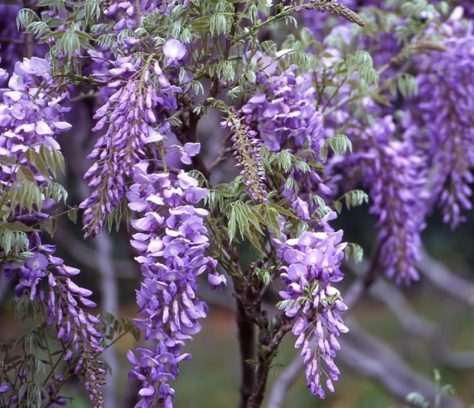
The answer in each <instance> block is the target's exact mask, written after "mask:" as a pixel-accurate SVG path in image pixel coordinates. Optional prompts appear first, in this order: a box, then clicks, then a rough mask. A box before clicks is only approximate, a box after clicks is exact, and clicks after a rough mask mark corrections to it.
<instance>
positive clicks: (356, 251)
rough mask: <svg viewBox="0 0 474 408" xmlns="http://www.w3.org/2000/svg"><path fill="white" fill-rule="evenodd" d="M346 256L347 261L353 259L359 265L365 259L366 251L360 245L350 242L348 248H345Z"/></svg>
mask: <svg viewBox="0 0 474 408" xmlns="http://www.w3.org/2000/svg"><path fill="white" fill-rule="evenodd" d="M344 256H345V258H346V261H348V260H349V259H350V258H351V257H352V259H353V260H354V262H355V263H359V262H361V261H362V259H363V258H364V250H363V249H362V247H361V246H360V245H357V244H354V243H352V242H348V243H347V246H346V247H345V248H344Z"/></svg>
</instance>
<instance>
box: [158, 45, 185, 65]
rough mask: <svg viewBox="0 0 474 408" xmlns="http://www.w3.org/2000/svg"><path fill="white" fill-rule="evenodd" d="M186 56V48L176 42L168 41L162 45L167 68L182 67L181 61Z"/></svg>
mask: <svg viewBox="0 0 474 408" xmlns="http://www.w3.org/2000/svg"><path fill="white" fill-rule="evenodd" d="M187 54H188V52H187V50H186V47H185V46H184V45H183V43H182V42H180V41H178V40H174V39H170V40H167V41H166V42H165V43H164V44H163V55H164V56H165V57H166V62H167V65H168V66H171V67H179V66H181V65H183V60H184V59H185V58H186V56H187Z"/></svg>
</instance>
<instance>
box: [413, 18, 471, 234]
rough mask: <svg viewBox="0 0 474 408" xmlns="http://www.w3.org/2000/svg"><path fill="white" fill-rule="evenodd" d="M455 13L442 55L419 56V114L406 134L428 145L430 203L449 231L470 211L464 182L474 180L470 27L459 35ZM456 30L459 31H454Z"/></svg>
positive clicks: (447, 30) (447, 31)
mask: <svg viewBox="0 0 474 408" xmlns="http://www.w3.org/2000/svg"><path fill="white" fill-rule="evenodd" d="M455 13H456V16H453V17H452V18H451V21H450V24H449V25H448V24H447V25H446V27H445V30H446V31H445V32H446V34H447V35H449V37H447V38H446V39H445V41H444V42H443V45H445V47H446V51H445V52H443V53H442V57H439V53H436V54H435V55H433V56H431V55H430V56H423V57H422V58H420V71H421V72H420V74H419V75H418V76H417V82H418V87H419V94H418V95H419V96H418V97H417V98H416V100H415V101H416V102H415V103H416V104H417V106H418V107H419V110H418V112H417V114H415V115H412V118H413V123H411V124H410V127H409V132H411V133H413V132H414V131H415V129H417V131H418V132H419V133H420V134H421V135H424V137H425V138H426V139H427V141H428V143H429V145H430V148H429V149H428V155H429V157H430V160H432V162H433V164H434V167H435V170H434V171H435V176H434V177H435V180H434V182H433V185H434V190H435V194H434V196H433V203H438V205H439V206H441V207H442V209H443V215H444V217H443V219H444V221H445V222H447V223H450V224H451V226H452V227H456V226H457V225H458V224H459V222H461V221H463V220H464V216H463V215H462V214H461V211H462V210H470V209H471V208H472V204H471V202H470V200H469V197H470V196H471V195H472V191H471V188H470V186H469V184H471V183H472V181H473V180H474V179H473V176H472V173H471V171H470V169H471V168H472V165H473V164H474V153H473V149H472V145H473V142H474V133H473V132H474V122H473V119H472V115H471V113H470V112H471V110H472V106H473V102H474V99H473V96H472V95H473V94H472V82H473V79H474V54H473V52H472V49H473V46H474V36H473V35H472V33H471V29H469V30H468V31H467V32H465V29H462V28H461V26H460V24H459V19H460V17H461V16H462V9H457V11H456V12H455ZM456 26H457V28H456ZM459 29H461V30H462V31H464V32H465V33H464V34H463V33H462V31H461V33H459V32H458V33H456V31H457V30H459ZM437 55H438V57H437ZM438 194H439V195H440V198H439V201H438V200H437V196H438Z"/></svg>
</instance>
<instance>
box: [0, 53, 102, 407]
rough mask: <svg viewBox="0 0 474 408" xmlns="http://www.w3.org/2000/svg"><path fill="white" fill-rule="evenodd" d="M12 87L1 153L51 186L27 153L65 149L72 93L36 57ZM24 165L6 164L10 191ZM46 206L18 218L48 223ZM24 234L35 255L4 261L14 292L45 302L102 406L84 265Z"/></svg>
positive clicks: (1, 125)
mask: <svg viewBox="0 0 474 408" xmlns="http://www.w3.org/2000/svg"><path fill="white" fill-rule="evenodd" d="M40 84H41V87H40ZM8 86H9V89H6V90H3V101H2V102H0V135H1V136H0V157H8V158H13V159H14V163H18V164H20V165H22V166H24V167H25V168H28V169H29V171H30V172H31V174H33V176H34V181H33V180H31V179H30V180H29V181H30V182H34V183H36V185H37V187H39V188H41V187H45V186H47V184H48V182H49V181H48V180H46V178H45V177H46V176H47V175H45V174H41V173H40V172H39V171H38V170H37V169H36V168H35V167H33V166H31V165H30V164H29V163H28V161H27V160H26V155H25V152H27V151H28V150H29V149H33V150H34V151H35V152H36V153H37V154H38V153H39V152H40V151H41V148H46V149H48V150H50V151H51V153H54V152H55V154H56V155H59V154H60V153H59V145H58V143H57V142H56V137H57V135H58V134H59V133H61V132H64V131H67V130H69V129H70V128H71V125H70V124H69V123H67V122H65V121H64V112H67V111H68V109H67V108H65V107H64V106H63V103H64V102H65V101H66V100H67V99H68V94H67V92H62V91H61V90H60V89H59V90H58V88H56V87H53V84H52V76H51V66H50V64H49V62H48V61H46V60H44V59H40V58H36V57H33V58H31V59H24V60H23V61H22V62H17V63H16V64H15V69H14V74H13V75H12V76H11V78H10V80H9V83H8ZM18 164H14V165H8V164H7V163H5V164H4V165H2V166H1V170H0V180H1V181H2V184H3V188H4V194H5V192H8V189H9V188H16V187H17V185H20V188H21V184H22V183H24V181H21V180H20V181H19V182H18V180H17V177H18V167H19V166H18ZM40 200H41V199H40ZM4 205H6V206H10V207H12V206H14V205H15V206H16V205H17V203H11V202H9V201H8V200H7V201H6V202H5V203H4ZM41 205H42V206H43V207H45V208H46V207H49V206H50V205H51V203H50V200H49V199H48V200H46V199H45V198H44V197H43V202H41V201H40V202H37V203H35V206H33V208H31V209H30V210H29V211H24V209H23V208H19V211H17V212H16V213H15V215H14V220H15V221H17V222H22V223H24V224H25V225H26V226H34V225H35V224H38V223H41V222H44V221H45V220H47V219H48V218H49V215H47V214H44V213H41V212H39V208H40V207H41ZM22 212H23V213H22ZM24 236H25V237H26V241H27V244H28V248H26V251H27V253H30V254H31V256H30V257H29V258H28V259H26V261H25V260H22V259H17V260H16V261H14V262H12V261H11V260H9V261H7V262H4V265H3V270H4V276H5V278H6V279H13V278H15V279H17V281H18V283H17V285H16V286H15V289H14V291H15V294H16V295H17V296H18V297H22V296H24V295H27V296H28V297H29V298H30V299H31V300H38V301H39V302H40V303H41V304H44V305H45V307H46V308H47V313H48V322H47V324H48V325H53V324H55V326H57V327H59V332H58V339H60V340H61V341H62V343H63V345H64V346H65V347H66V349H67V352H66V354H65V356H64V358H65V359H66V360H67V359H69V358H71V357H72V355H73V353H75V352H76V353H77V354H78V356H79V360H78V362H77V365H76V372H78V373H81V374H83V375H84V377H85V378H86V387H88V388H89V390H90V398H91V401H92V402H93V404H94V406H100V405H101V403H102V399H101V398H102V397H101V393H100V387H101V385H102V374H104V373H105V370H104V368H103V367H102V363H101V362H100V361H99V360H96V359H95V355H96V354H97V353H100V352H102V350H103V348H102V347H101V346H100V344H99V342H100V339H101V338H102V334H101V333H99V332H98V331H97V329H96V328H95V325H97V324H98V323H100V321H99V320H98V319H97V318H96V317H94V316H92V315H91V314H89V313H86V312H84V310H83V309H82V307H81V306H79V304H80V303H82V304H83V305H84V306H86V307H91V306H92V307H94V306H95V304H94V303H93V302H92V301H90V300H88V299H87V297H89V296H90V295H91V294H92V292H91V291H89V290H87V289H84V288H81V287H79V286H77V285H76V284H74V283H73V282H72V280H71V277H72V276H74V275H76V274H77V273H79V270H78V269H75V268H71V267H68V266H66V265H64V261H63V260H62V259H60V258H57V257H55V256H53V253H54V251H55V246H54V245H44V244H43V243H42V239H41V233H40V232H38V231H34V230H33V232H27V233H24ZM1 255H2V256H4V257H5V256H6V255H9V253H7V252H6V251H5V249H4V248H2V252H1ZM45 289H46V290H48V291H49V294H48V296H45ZM14 398H18V397H17V396H12V397H11V398H10V399H9V402H8V403H9V404H15V403H16V402H15V399H14ZM58 398H59V397H58Z"/></svg>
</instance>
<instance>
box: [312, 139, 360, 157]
mask: <svg viewBox="0 0 474 408" xmlns="http://www.w3.org/2000/svg"><path fill="white" fill-rule="evenodd" d="M329 147H330V148H331V149H332V151H333V152H334V155H335V156H336V157H341V156H344V154H345V153H346V152H347V151H348V150H349V151H350V152H351V153H352V142H351V141H350V139H349V138H348V137H347V136H346V135H334V136H333V137H331V138H329V139H328V140H326V142H324V144H323V145H322V146H321V150H320V151H319V155H320V157H321V159H323V161H326V160H327V158H328V148H329Z"/></svg>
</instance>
